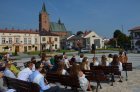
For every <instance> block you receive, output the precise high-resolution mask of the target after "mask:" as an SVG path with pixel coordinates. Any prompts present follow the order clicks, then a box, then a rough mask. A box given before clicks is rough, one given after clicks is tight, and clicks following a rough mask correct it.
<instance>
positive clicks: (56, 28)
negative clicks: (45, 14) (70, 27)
mask: <svg viewBox="0 0 140 92" xmlns="http://www.w3.org/2000/svg"><path fill="white" fill-rule="evenodd" d="M50 24H51V25H50V28H51V31H52V32H67V30H66V28H65V25H64V23H55V22H51V23H50Z"/></svg>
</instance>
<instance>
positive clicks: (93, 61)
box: [90, 57, 99, 66]
mask: <svg viewBox="0 0 140 92" xmlns="http://www.w3.org/2000/svg"><path fill="white" fill-rule="evenodd" d="M97 60H98V58H97V57H93V58H92V62H91V63H90V66H98V65H99V62H98V61H97Z"/></svg>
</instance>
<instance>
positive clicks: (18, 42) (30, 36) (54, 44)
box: [0, 29, 60, 52]
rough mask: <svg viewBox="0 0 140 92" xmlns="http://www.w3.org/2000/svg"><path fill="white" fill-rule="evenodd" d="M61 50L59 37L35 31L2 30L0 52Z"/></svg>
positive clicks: (0, 33) (0, 32)
mask: <svg viewBox="0 0 140 92" xmlns="http://www.w3.org/2000/svg"><path fill="white" fill-rule="evenodd" d="M40 38H41V39H40ZM50 48H51V49H52V50H56V49H59V48H60V39H59V36H57V35H54V34H52V33H50V32H49V33H46V32H45V33H42V35H41V36H40V35H39V32H38V31H35V30H34V31H33V30H14V29H11V30H8V29H4V30H3V29H0V52H15V51H17V52H31V51H40V49H41V50H46V49H50Z"/></svg>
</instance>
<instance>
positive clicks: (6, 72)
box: [4, 68, 16, 78]
mask: <svg viewBox="0 0 140 92" xmlns="http://www.w3.org/2000/svg"><path fill="white" fill-rule="evenodd" d="M4 75H5V76H6V77H10V78H16V76H15V75H14V73H13V72H12V71H11V70H9V69H8V68H6V69H5V70H4Z"/></svg>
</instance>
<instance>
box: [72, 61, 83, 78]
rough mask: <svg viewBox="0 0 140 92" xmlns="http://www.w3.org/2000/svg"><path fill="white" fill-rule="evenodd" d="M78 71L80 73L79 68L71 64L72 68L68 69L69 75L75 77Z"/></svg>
mask: <svg viewBox="0 0 140 92" xmlns="http://www.w3.org/2000/svg"><path fill="white" fill-rule="evenodd" d="M79 71H81V69H80V66H79V65H77V64H76V63H73V65H72V67H70V73H69V74H70V75H71V76H73V77H75V76H78V73H79Z"/></svg>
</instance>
